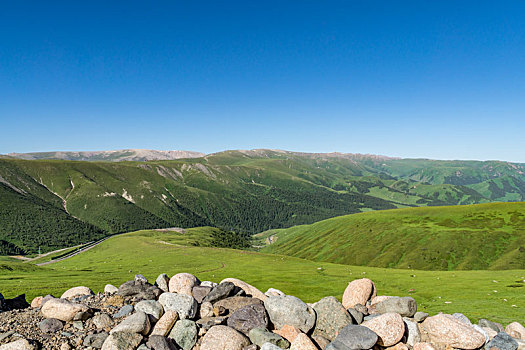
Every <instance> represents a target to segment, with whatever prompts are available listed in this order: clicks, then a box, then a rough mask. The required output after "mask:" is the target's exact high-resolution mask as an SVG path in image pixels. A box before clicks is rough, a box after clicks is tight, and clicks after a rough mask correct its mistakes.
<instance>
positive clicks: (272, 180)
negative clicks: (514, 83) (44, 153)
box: [0, 150, 525, 252]
mask: <svg viewBox="0 0 525 350" xmlns="http://www.w3.org/2000/svg"><path fill="white" fill-rule="evenodd" d="M0 177H1V179H2V181H0V216H1V217H2V220H4V221H5V222H6V223H8V224H6V225H2V226H0V240H4V241H6V242H7V243H5V245H6V246H11V245H12V244H14V245H16V246H18V247H19V248H20V249H22V250H24V251H27V252H34V251H35V249H36V250H37V249H38V246H36V245H35V243H34V242H35V241H39V242H40V243H41V245H42V248H43V249H44V250H53V249H57V248H59V247H60V244H61V242H57V241H56V240H54V238H53V235H54V234H56V232H60V234H63V235H64V234H65V235H69V236H68V237H69V239H70V242H69V243H71V244H78V243H83V242H85V241H88V240H90V239H93V238H96V237H98V236H100V235H101V234H113V233H120V232H126V231H132V230H138V229H148V228H163V227H175V226H176V227H185V228H188V227H195V226H214V227H218V228H221V229H224V230H227V231H236V232H242V233H257V232H261V231H265V230H268V229H271V228H286V227H291V226H294V225H301V224H310V223H314V222H316V221H320V220H324V219H328V218H331V217H336V216H341V215H346V214H353V213H359V212H363V211H369V210H380V209H395V208H404V207H417V206H444V205H458V204H479V203H488V202H497V201H507V202H511V201H523V200H525V175H524V174H523V165H522V164H519V163H516V164H514V163H507V162H490V161H488V162H474V161H437V160H436V161H428V160H407V159H397V158H388V157H381V158H377V157H374V156H363V155H355V154H354V155H351V154H350V155H349V154H347V155H341V154H328V155H327V154H303V153H298V152H290V151H280V150H246V151H224V152H220V153H215V154H210V155H205V156H203V157H200V158H185V159H174V160H151V161H121V162H110V161H91V162H88V161H70V160H22V159H13V158H3V159H0ZM8 198H9V200H8ZM4 202H5V203H4ZM57 213H60V216H63V217H64V220H62V221H61V225H62V227H61V228H57V227H51V226H49V227H48V224H49V225H50V224H51V223H50V222H47V221H46V220H42V219H39V218H42V217H44V218H47V217H53V216H54V215H59V214H57ZM84 224H85V225H84ZM46 225H47V226H46ZM86 225H87V226H86ZM78 228H82V229H81V230H80V231H78ZM57 230H58V231H57ZM75 230H77V231H78V232H83V234H82V235H80V234H79V235H77V238H75V237H73V236H70V232H75ZM53 232H55V233H53ZM68 232H69V234H68ZM52 233H53V234H52ZM34 236H35V237H36V236H39V237H40V239H39V240H36V239H34ZM75 239H76V240H77V241H74V240H75ZM72 240H73V241H72ZM44 243H45V244H44Z"/></svg>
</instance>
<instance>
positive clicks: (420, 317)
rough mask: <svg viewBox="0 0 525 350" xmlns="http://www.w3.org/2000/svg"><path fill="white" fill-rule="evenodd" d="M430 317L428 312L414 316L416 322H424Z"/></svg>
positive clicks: (417, 313)
mask: <svg viewBox="0 0 525 350" xmlns="http://www.w3.org/2000/svg"><path fill="white" fill-rule="evenodd" d="M428 316H429V315H428V314H427V313H426V312H421V311H418V312H416V313H415V314H414V321H416V322H423V321H424V320H426V319H427V317H428Z"/></svg>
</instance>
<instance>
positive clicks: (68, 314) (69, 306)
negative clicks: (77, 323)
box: [41, 299, 89, 322]
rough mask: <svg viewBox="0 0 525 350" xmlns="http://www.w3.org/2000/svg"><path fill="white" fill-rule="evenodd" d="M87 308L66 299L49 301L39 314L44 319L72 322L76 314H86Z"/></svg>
mask: <svg viewBox="0 0 525 350" xmlns="http://www.w3.org/2000/svg"><path fill="white" fill-rule="evenodd" d="M88 310H89V308H88V307H87V306H86V305H83V304H76V303H72V302H70V301H68V300H66V299H50V300H48V301H47V302H46V303H45V304H44V306H42V309H41V312H42V315H43V316H44V317H45V318H56V319H59V320H61V321H64V322H69V321H71V320H73V318H74V317H75V315H76V314H77V313H78V312H86V311H88Z"/></svg>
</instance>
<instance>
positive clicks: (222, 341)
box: [200, 326, 250, 350]
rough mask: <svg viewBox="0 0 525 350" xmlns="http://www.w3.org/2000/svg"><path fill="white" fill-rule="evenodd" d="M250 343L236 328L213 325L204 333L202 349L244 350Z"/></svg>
mask: <svg viewBox="0 0 525 350" xmlns="http://www.w3.org/2000/svg"><path fill="white" fill-rule="evenodd" d="M248 345H250V341H249V340H248V338H246V336H244V335H243V334H242V333H239V332H237V331H236V330H235V329H233V328H230V327H226V326H213V327H211V328H210V329H209V330H208V331H207V332H206V334H205V335H204V337H203V339H202V343H201V347H200V350H242V349H243V348H244V347H245V346H248Z"/></svg>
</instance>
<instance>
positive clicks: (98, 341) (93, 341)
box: [83, 332, 109, 349]
mask: <svg viewBox="0 0 525 350" xmlns="http://www.w3.org/2000/svg"><path fill="white" fill-rule="evenodd" d="M107 337H109V334H108V333H106V332H102V333H97V334H90V335H88V336H87V337H85V338H84V342H83V345H84V346H85V347H92V348H94V349H100V348H102V346H103V345H104V342H105V341H106V339H107Z"/></svg>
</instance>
